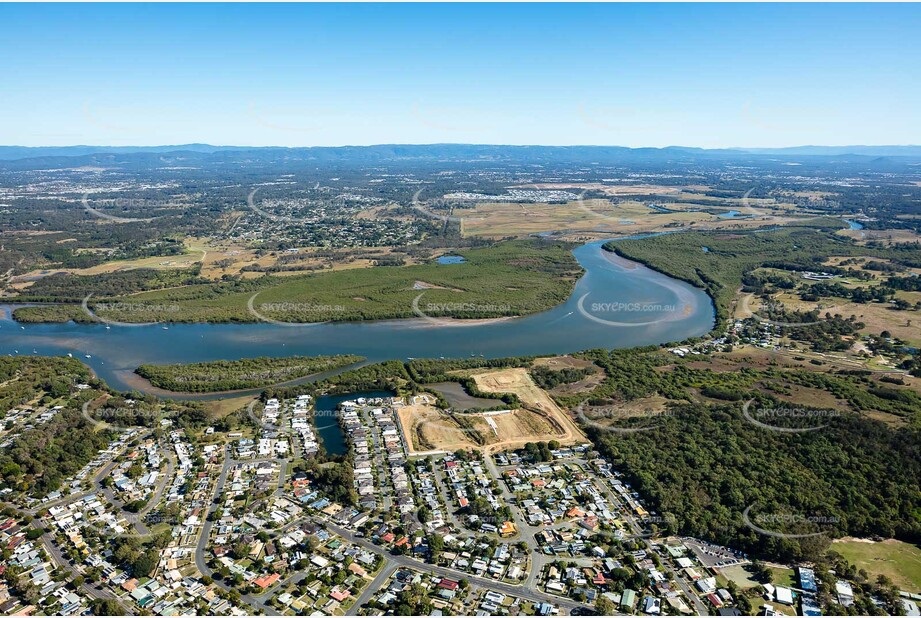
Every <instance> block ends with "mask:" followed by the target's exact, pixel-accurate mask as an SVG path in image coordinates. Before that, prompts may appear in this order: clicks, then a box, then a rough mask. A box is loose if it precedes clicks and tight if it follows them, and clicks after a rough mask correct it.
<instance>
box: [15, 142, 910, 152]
mask: <svg viewBox="0 0 921 618" xmlns="http://www.w3.org/2000/svg"><path fill="white" fill-rule="evenodd" d="M183 146H209V147H211V148H285V149H289V150H294V149H298V148H375V147H380V146H497V147H511V148H625V149H628V150H649V149H652V150H667V149H669V148H687V149H694V150H787V149H793V148H919V147H921V143H918V144H912V143H908V144H892V143H880V144H795V145H788V146H714V147H707V146H688V145H681V144H669V145H668V146H624V145H622V144H540V143H536V144H513V143H490V142H379V143H372V144H339V145H336V146H329V145H300V146H282V145H278V144H262V145H245V144H212V143H209V142H194V141H193V142H184V143H179V144H168V143H167V144H162V143H161V144H79V143H78V144H64V145H51V144H42V145H37V146H34V145H33V146H29V145H23V144H0V148H180V147H183Z"/></svg>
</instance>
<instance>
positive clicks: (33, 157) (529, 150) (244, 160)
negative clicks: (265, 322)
mask: <svg viewBox="0 0 921 618" xmlns="http://www.w3.org/2000/svg"><path fill="white" fill-rule="evenodd" d="M766 157H773V158H776V157H791V158H792V157H796V158H799V159H803V158H808V159H813V160H816V161H817V160H821V159H822V158H828V157H837V158H845V159H854V160H860V161H871V160H874V159H877V160H879V161H880V162H881V163H884V162H886V161H898V162H899V163H900V164H904V163H905V162H906V161H908V160H921V146H847V147H845V146H840V147H838V146H835V147H825V146H799V147H795V148H779V149H770V148H764V149H757V148H755V149H742V148H735V149H704V148H689V147H682V146H669V147H667V148H625V147H620V146H503V145H485V144H424V145H414V144H402V145H401V144H381V145H377V146H341V147H320V146H318V147H310V148H281V147H245V146H242V147H241V146H211V145H208V144H183V145H176V146H138V147H133V146H64V147H52V146H49V147H24V146H0V161H2V162H3V164H2V165H3V167H6V168H8V169H9V168H12V169H48V168H55V167H79V166H103V167H142V168H150V167H163V166H168V165H197V164H221V163H235V164H282V163H293V162H306V161H310V162H314V163H317V164H337V163H341V164H378V163H381V164H383V163H390V164H393V163H400V162H414V163H422V164H424V163H433V164H435V163H454V162H467V163H470V162H486V163H488V162H507V163H516V162H517V163H521V162H525V163H538V164H540V163H580V164H591V163H599V162H600V163H608V164H610V163H615V164H617V163H631V162H642V163H668V164H675V163H690V162H693V161H704V160H710V161H717V160H735V159H738V160H746V159H748V160H759V159H761V160H763V159H764V158H766Z"/></svg>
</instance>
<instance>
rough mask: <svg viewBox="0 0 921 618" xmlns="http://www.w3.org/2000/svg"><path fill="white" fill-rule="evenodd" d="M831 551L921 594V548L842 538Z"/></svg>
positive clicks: (904, 544)
mask: <svg viewBox="0 0 921 618" xmlns="http://www.w3.org/2000/svg"><path fill="white" fill-rule="evenodd" d="M831 549H832V550H833V551H836V552H838V553H839V554H841V555H842V556H844V557H845V558H846V559H847V561H848V562H850V563H851V564H854V565H856V566H857V568H859V569H866V571H867V573H869V574H870V575H872V576H874V578H875V576H877V575H885V576H886V577H888V578H889V579H891V580H892V581H893V582H894V583H895V585H896V586H898V587H899V589H901V590H907V591H908V592H915V593H917V592H921V549H919V548H918V547H917V546H915V545H911V544H909V543H903V542H901V541H896V540H894V539H889V540H886V541H881V542H878V543H872V542H867V541H862V540H854V539H842V540H838V541H835V542H834V543H832V546H831Z"/></svg>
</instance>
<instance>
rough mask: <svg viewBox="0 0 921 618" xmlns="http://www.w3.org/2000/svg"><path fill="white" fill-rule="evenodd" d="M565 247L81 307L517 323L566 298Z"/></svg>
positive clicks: (141, 318)
mask: <svg viewBox="0 0 921 618" xmlns="http://www.w3.org/2000/svg"><path fill="white" fill-rule="evenodd" d="M570 249H571V246H569V245H566V244H562V243H552V242H544V241H536V240H523V241H510V242H503V243H497V244H495V245H492V246H490V247H485V248H480V249H470V250H464V251H459V252H458V253H459V254H460V255H463V256H464V257H465V258H466V260H467V261H466V262H465V263H461V264H449V265H444V264H437V263H428V264H421V265H416V266H384V267H376V268H362V269H353V270H343V271H335V272H322V273H318V274H313V275H306V276H287V277H278V276H265V277H261V278H259V279H256V280H250V281H229V282H221V283H201V284H193V285H185V286H180V287H174V288H169V289H162V290H155V291H150V292H143V293H139V294H133V295H131V296H126V297H121V298H114V299H113V298H109V299H106V300H101V299H97V297H95V296H94V298H93V302H92V303H91V304H90V306H91V308H92V309H93V310H94V311H96V314H97V315H99V316H101V317H103V318H106V319H112V320H116V321H131V322H150V321H165V322H256V321H259V319H260V316H261V317H263V318H267V319H269V320H278V321H285V322H323V321H359V320H380V319H389V318H405V317H413V316H415V315H417V314H416V312H415V310H414V306H413V305H414V302H415V303H416V304H417V306H418V308H419V309H420V310H421V311H422V312H423V313H425V314H426V315H429V316H432V317H454V318H467V319H474V318H496V317H503V316H512V315H524V314H528V313H535V312H539V311H544V310H546V309H549V308H551V307H553V306H555V305H558V304H559V303H562V302H564V301H565V300H566V299H567V298H568V297H569V294H570V293H571V291H572V287H573V285H574V283H575V281H576V280H577V278H578V277H579V275H580V274H581V269H580V268H579V265H578V263H577V262H576V260H575V258H574V257H573V256H572V253H571V251H570ZM420 295H422V296H420ZM417 299H418V300H417ZM107 306H108V307H109V308H110V309H109V313H107V309H106V307H107ZM129 309H130V310H129ZM79 313H80V309H79V307H74V306H72V305H71V306H70V307H67V308H65V309H63V310H62V309H50V308H48V307H36V308H20V309H18V310H17V312H16V317H17V319H22V320H30V319H32V320H34V319H41V320H44V321H55V320H60V319H70V318H72V317H73V316H74V315H76V314H79ZM86 317H87V318H88V316H86Z"/></svg>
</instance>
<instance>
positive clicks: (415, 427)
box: [397, 404, 485, 455]
mask: <svg viewBox="0 0 921 618" xmlns="http://www.w3.org/2000/svg"><path fill="white" fill-rule="evenodd" d="M397 413H398V416H399V417H400V425H401V426H402V429H403V435H404V436H406V438H407V442H408V443H409V452H410V454H411V455H414V454H416V453H423V452H426V451H433V450H444V451H456V450H458V449H475V448H479V447H480V445H479V444H478V443H477V440H479V439H480V438H479V437H478V432H476V433H472V432H471V431H470V430H469V429H467V428H464V427H461V425H460V424H459V423H458V422H457V421H455V420H454V419H452V418H451V417H450V416H449V415H448V414H447V413H446V412H445V411H444V410H441V409H439V408H436V407H435V406H432V405H429V404H417V405H409V406H403V407H402V408H400V409H399V410H398V411H397ZM484 425H485V423H484Z"/></svg>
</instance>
